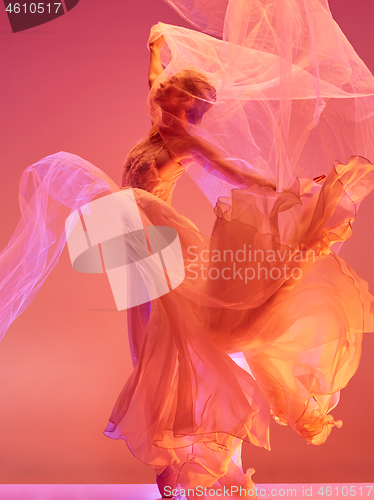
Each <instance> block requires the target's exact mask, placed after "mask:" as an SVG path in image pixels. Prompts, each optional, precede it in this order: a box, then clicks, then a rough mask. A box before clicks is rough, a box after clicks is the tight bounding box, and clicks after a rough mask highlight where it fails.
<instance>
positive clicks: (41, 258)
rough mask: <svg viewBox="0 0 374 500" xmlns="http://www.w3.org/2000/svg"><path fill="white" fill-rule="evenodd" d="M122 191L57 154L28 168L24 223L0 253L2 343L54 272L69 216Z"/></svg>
mask: <svg viewBox="0 0 374 500" xmlns="http://www.w3.org/2000/svg"><path fill="white" fill-rule="evenodd" d="M118 190H119V187H118V186H117V185H116V184H115V183H114V182H113V181H112V180H111V179H110V177H108V176H107V175H106V174H105V173H104V172H103V171H101V170H100V169H99V168H97V167H95V166H94V165H92V164H91V163H89V162H88V161H85V160H83V159H82V158H80V157H79V156H76V155H73V154H69V153H63V152H62V153H56V154H54V155H51V156H47V157H46V158H43V159H42V160H40V161H39V162H37V163H36V164H34V165H31V166H30V167H29V168H27V169H26V170H25V171H24V172H23V174H22V177H21V182H20V189H19V193H20V197H19V199H20V208H21V215H22V216H21V219H20V221H19V223H18V225H17V228H16V230H15V231H14V233H13V235H12V237H11V239H10V241H9V243H8V245H7V246H6V247H5V248H4V250H3V251H2V252H1V253H0V340H1V339H2V337H3V336H4V334H5V332H6V331H7V329H8V328H9V326H10V324H11V323H12V322H13V321H14V320H15V319H16V318H17V316H19V315H20V314H21V313H22V312H23V311H24V310H25V309H26V307H27V306H28V305H29V303H30V302H31V301H32V299H33V298H34V296H35V295H36V293H37V292H38V291H39V289H40V287H41V286H42V284H43V283H44V281H45V279H46V278H47V276H48V275H49V273H50V272H51V271H52V270H53V269H54V268H55V267H56V264H57V262H58V259H59V257H60V255H61V252H62V250H63V248H64V246H65V243H66V234H65V220H66V218H67V217H68V215H69V214H70V213H71V212H72V211H74V210H76V209H78V208H79V207H81V206H82V205H84V204H86V203H88V202H90V201H91V200H93V199H94V198H95V197H97V196H99V195H105V194H109V193H112V192H115V191H118Z"/></svg>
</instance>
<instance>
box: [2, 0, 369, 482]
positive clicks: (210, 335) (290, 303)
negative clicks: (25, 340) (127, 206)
mask: <svg viewBox="0 0 374 500" xmlns="http://www.w3.org/2000/svg"><path fill="white" fill-rule="evenodd" d="M175 7H176V8H178V9H179V10H180V11H181V10H182V12H183V14H184V15H185V16H187V15H188V16H190V18H193V21H194V22H195V25H197V26H199V27H200V28H202V29H204V30H205V31H207V32H210V33H214V34H216V35H220V36H222V26H223V25H224V26H225V33H223V41H222V40H218V39H216V38H212V37H209V36H207V35H204V34H202V33H198V32H193V31H190V30H185V29H181V28H177V27H172V26H167V25H159V26H158V27H157V32H156V31H155V30H154V32H153V34H152V35H153V36H154V39H157V38H159V39H160V40H159V42H156V43H155V44H152V42H153V39H151V45H152V47H153V49H152V50H153V51H156V52H157V50H158V49H157V45H158V44H160V45H161V44H162V39H161V35H164V38H165V40H166V41H167V46H168V49H169V51H170V52H167V51H166V46H164V47H162V50H163V51H164V53H163V56H162V57H164V61H165V63H166V64H167V69H166V71H165V73H167V74H168V75H169V76H170V77H171V78H167V76H166V74H165V76H164V74H160V76H159V77H158V81H157V82H156V81H154V82H153V83H154V84H155V85H153V88H152V90H151V93H150V114H151V117H152V120H153V124H154V127H153V128H152V130H151V133H150V134H149V135H148V136H147V138H146V139H145V140H144V141H142V142H141V143H139V145H138V146H136V148H135V149H134V150H133V151H132V152H131V153H130V156H129V159H128V161H127V162H126V168H125V172H124V184H125V186H124V187H126V186H131V187H132V188H133V192H134V196H135V198H136V202H137V206H138V208H139V211H140V213H141V215H142V219H143V221H144V225H145V226H164V225H167V226H170V227H172V228H174V229H176V231H177V232H178V235H179V239H180V241H181V247H182V251H183V256H184V260H185V267H186V279H185V280H184V281H183V283H182V284H181V285H180V286H179V287H177V288H176V289H174V290H173V291H171V292H170V293H168V294H166V295H164V296H163V297H160V298H158V299H156V300H155V301H152V307H151V309H150V311H147V310H146V311H145V312H144V311H141V310H139V309H135V308H134V310H131V312H130V314H129V322H130V325H129V326H130V332H129V333H130V339H131V346H132V353H133V359H134V365H135V369H134V372H133V374H132V375H131V377H130V379H129V381H128V382H127V384H126V386H125V388H124V390H123V391H122V393H121V394H120V396H119V398H118V401H117V403H116V406H115V408H114V410H113V413H112V416H111V418H110V425H109V426H108V428H107V430H106V435H110V436H111V437H115V438H124V439H126V441H127V443H128V445H129V447H130V449H131V450H132V452H133V453H134V454H135V455H136V456H137V457H138V458H139V459H141V460H142V461H143V462H145V463H148V464H150V465H152V466H153V467H154V468H155V469H156V470H157V471H158V472H159V475H160V476H161V479H162V478H163V476H166V478H168V477H169V473H170V469H168V467H170V466H171V467H172V469H173V472H174V474H175V476H176V477H177V481H178V483H180V484H181V486H182V487H184V488H188V487H191V488H194V487H195V488H196V487H198V486H211V485H212V484H214V483H215V482H216V481H217V480H218V481H219V482H220V484H221V485H238V486H243V487H245V488H247V489H250V488H252V486H253V484H252V482H251V478H250V475H251V472H250V471H248V472H247V474H245V475H244V474H243V473H242V472H241V471H240V469H239V468H237V467H235V464H234V463H233V462H232V460H231V457H232V455H233V453H234V451H235V450H236V448H237V447H238V446H239V445H240V443H241V442H242V441H243V440H247V441H249V442H251V443H253V444H255V445H258V446H263V447H266V448H269V441H268V420H269V417H270V415H272V416H273V417H274V418H275V420H276V421H277V422H278V423H282V424H285V425H289V426H291V427H293V428H294V429H295V430H296V431H297V432H298V433H299V434H301V435H302V436H303V437H305V438H306V439H307V440H308V442H310V443H312V444H321V443H322V442H324V441H325V439H326V438H327V436H328V434H329V433H330V432H331V429H332V427H333V426H334V425H338V426H339V424H338V423H337V422H334V420H333V418H332V416H331V415H329V412H330V410H331V409H332V408H334V406H336V404H337V402H338V398H339V391H340V389H341V388H343V387H344V386H345V385H346V383H347V382H348V380H349V379H350V377H351V376H352V375H353V373H354V371H355V369H356V367H357V364H358V361H359V355H360V346H361V338H362V333H363V332H364V331H367V330H369V329H370V328H371V327H372V321H373V315H372V313H371V307H372V297H371V296H370V294H369V293H368V291H367V286H366V284H365V283H364V282H363V281H362V280H361V279H360V278H359V277H357V276H356V275H355V273H354V272H353V271H351V270H350V269H349V268H348V266H347V265H346V264H345V263H344V262H343V261H342V260H341V259H339V258H338V257H337V255H336V254H334V253H333V252H332V250H331V246H332V245H333V244H334V243H336V242H342V241H344V240H345V239H346V238H347V237H348V236H349V234H350V229H351V222H352V220H353V219H354V216H355V212H356V208H357V206H358V204H359V203H360V201H361V200H362V199H363V198H364V197H365V196H366V195H367V194H368V193H369V192H370V191H371V190H372V188H373V185H374V178H373V177H374V174H373V165H372V164H371V163H370V162H369V161H368V160H365V159H363V158H362V157H358V156H355V157H353V158H351V159H350V160H349V162H348V165H342V164H339V163H336V164H335V166H334V168H333V169H332V170H331V164H332V162H333V160H334V159H335V158H337V157H339V156H340V155H344V157H347V156H349V155H352V154H358V153H361V154H364V155H365V156H368V157H370V154H371V153H372V151H373V148H372V145H373V139H372V137H374V135H370V134H371V131H372V130H373V120H372V110H373V95H374V92H373V89H374V85H373V78H372V76H371V75H370V73H369V72H368V71H367V70H366V68H365V67H364V66H363V64H362V63H361V62H360V61H358V58H357V57H356V56H355V54H354V53H353V52H352V51H350V47H349V44H348V42H346V40H345V39H344V38H342V35H341V33H340V32H339V31H338V30H337V29H336V26H335V25H334V23H333V21H332V19H331V16H330V17H329V12H328V9H327V7H326V6H325V5H322V3H321V2H319V1H317V0H310V2H308V3H305V2H301V1H298V0H294V1H293V2H283V1H282V0H279V1H278V2H275V3H272V2H269V1H266V0H261V1H260V0H258V1H253V2H251V3H249V2H244V1H243V2H238V1H237V2H228V3H227V2H222V3H221V2H217V5H216V6H215V7H217V8H215V9H214V11H213V10H211V11H206V12H204V11H201V12H199V13H198V14H199V15H198V16H197V14H196V12H197V11H196V10H193V11H191V12H188V11H187V10H186V8H184V7H183V4H181V3H180V2H175ZM182 7H183V9H182ZM223 7H224V8H223ZM194 16H197V17H194ZM223 16H224V17H225V23H223ZM317 21H318V22H317ZM326 27H328V28H329V30H327V29H326ZM327 31H328V33H329V38H330V39H329V40H328V42H327V41H326V37H325V34H326V32H327ZM331 38H333V39H334V41H335V42H336V43H332V42H331ZM330 45H331V46H333V47H334V57H335V60H334V65H333V66H332V64H330V63H331V61H330V60H329V56H330V54H331V50H327V49H328V48H329V46H330ZM339 47H340V49H341V50H338V48H339ZM343 49H344V50H343ZM154 61H155V59H153V62H154ZM156 62H157V64H158V68H159V70H160V69H161V68H160V65H159V61H157V60H156ZM152 68H153V69H152ZM185 68H187V71H186V69H185ZM151 69H152V71H151V80H152V79H153V77H154V76H155V71H154V65H152V67H151ZM182 69H184V72H181V70H182ZM156 73H157V71H156ZM173 76H174V77H175V78H174V79H173ZM162 79H164V83H162V82H161V80H162ZM159 82H161V85H162V86H159V85H158V83H159ZM159 87H160V88H161V90H160V91H159V90H158V88H159ZM214 88H216V89H217V96H216V100H214ZM211 105H213V106H212V107H211V108H210V106H211ZM209 108H210V109H209ZM208 109H209V113H206V115H205V116H204V119H203V120H202V121H201V122H200V120H201V119H202V117H203V114H204V113H205V112H206V111H207V110H208ZM337 124H338V125H337ZM187 129H188V130H187ZM348 132H349V133H348ZM345 135H346V140H345V139H344V140H343V139H342V138H345ZM206 137H207V138H209V141H210V143H212V144H213V145H214V146H211V145H210V144H209V145H208V144H207V143H206V142H205V141H204V140H203V139H204V138H206ZM217 149H218V150H219V151H220V153H221V155H219V154H218V153H217ZM222 156H225V157H226V159H225V160H223V159H222ZM178 162H183V163H184V162H188V163H191V166H190V169H192V168H193V169H194V170H193V171H192V173H191V175H192V176H193V177H194V178H195V179H196V181H197V182H198V184H199V185H200V186H201V187H202V189H203V190H204V192H206V193H207V195H208V196H209V197H210V198H211V199H215V198H216V196H217V193H218V194H224V195H230V196H228V197H226V198H220V199H219V200H218V202H217V206H216V209H215V210H216V215H217V221H216V224H215V227H214V231H213V234H212V237H211V238H210V239H208V238H205V237H204V236H203V235H201V234H200V233H199V232H198V231H197V229H196V227H195V226H194V225H193V224H192V223H191V222H190V221H188V220H187V219H185V218H184V217H181V216H180V215H179V214H177V213H176V212H175V210H173V209H172V207H171V206H170V205H169V203H168V202H169V201H170V197H171V192H172V189H173V186H174V183H175V180H176V178H177V177H178V175H180V173H181V171H182V169H181V166H180V165H179V164H178ZM199 166H200V169H199ZM259 173H261V174H262V176H263V178H264V179H269V180H268V181H263V180H261V175H259ZM295 173H296V174H298V175H299V178H298V179H297V178H295V176H294V175H293V174H295ZM210 174H213V175H210ZM314 174H318V175H319V177H317V178H316V176H315V175H314ZM321 174H327V175H326V177H324V175H321ZM207 176H209V177H207ZM207 179H209V181H208V182H207ZM273 179H276V180H277V190H278V192H276V191H275V190H274V186H273V185H272V184H271V181H272V180H273ZM312 179H314V180H312ZM62 181H63V182H62ZM66 185H68V186H69V191H68V192H66V189H64V188H63V186H66ZM233 186H234V187H235V186H236V187H237V188H240V189H234V190H232V191H231V189H232V187H233ZM30 188H31V189H30ZM116 191H118V187H117V186H115V184H114V183H113V182H112V181H111V180H110V179H108V178H107V176H105V174H104V173H103V172H101V171H99V170H98V169H96V168H95V167H93V166H92V165H90V164H89V163H88V162H85V161H84V160H82V159H79V158H77V157H74V156H73V155H68V154H58V155H53V156H52V157H48V158H46V159H44V160H41V162H38V163H37V164H36V165H34V166H33V167H30V169H28V170H27V171H26V172H25V175H24V178H23V183H22V185H21V193H22V197H21V201H22V207H23V215H24V222H23V223H24V225H25V226H24V227H23V226H22V225H20V226H19V227H18V228H17V231H16V233H15V236H14V237H13V239H12V241H11V243H10V245H8V247H7V249H6V251H5V253H3V254H2V256H1V258H2V260H1V266H2V267H1V276H3V275H4V276H5V278H6V279H5V280H4V283H5V285H6V287H5V294H4V296H3V297H4V300H3V302H2V305H3V306H4V307H3V311H4V314H3V315H2V317H1V321H2V326H3V330H5V329H6V327H7V326H8V325H9V323H10V322H11V321H12V320H13V319H14V317H16V316H17V315H18V314H19V313H20V312H21V311H22V310H23V309H24V308H25V306H26V305H27V303H28V302H29V301H30V299H31V297H32V296H33V295H34V294H35V293H36V291H37V289H38V288H39V287H40V286H41V284H42V282H43V280H44V279H45V276H46V274H47V273H48V272H49V271H50V269H51V267H53V265H54V264H55V263H56V260H57V258H58V256H59V253H60V252H61V249H62V246H63V244H64V243H65V240H64V236H62V237H61V238H60V240H59V239H58V238H54V237H53V234H52V230H53V231H54V232H55V233H57V234H59V233H60V234H63V226H62V227H61V224H60V223H61V219H62V215H64V217H65V216H66V211H65V212H64V211H62V212H58V210H59V207H60V206H63V207H65V206H68V207H69V208H71V209H72V210H75V209H76V208H79V207H80V206H81V205H83V204H85V203H87V202H88V201H90V200H92V199H93V198H94V197H96V196H98V195H100V194H103V193H112V192H116ZM46 200H47V201H46ZM60 213H61V214H62V215H59V214H60ZM56 214H57V215H56ZM53 216H54V218H53ZM244 245H246V246H245V248H244ZM207 255H209V259H208V264H207V259H206V256H207ZM17 259H18V264H17V265H15V261H17ZM256 259H257V260H256ZM241 262H242V263H243V262H245V265H243V266H242V269H241V270H239V269H238V267H240V263H241ZM20 263H21V264H20ZM204 273H205V274H204ZM238 351H240V352H243V354H244V356H245V358H246V361H247V363H248V365H249V367H250V370H251V372H252V374H253V376H252V375H250V374H249V373H247V372H246V371H244V370H242V369H241V368H240V367H238V366H237V365H236V364H235V363H234V362H233V361H232V360H231V358H230V357H229V356H228V354H230V353H235V352H238ZM164 479H165V478H164ZM159 483H160V488H161V490H162V489H163V486H164V485H163V484H162V483H161V482H160V480H159ZM170 483H172V481H171V480H170ZM170 483H169V484H170Z"/></svg>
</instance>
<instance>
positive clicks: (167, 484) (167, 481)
mask: <svg viewBox="0 0 374 500" xmlns="http://www.w3.org/2000/svg"><path fill="white" fill-rule="evenodd" d="M156 484H157V486H158V490H159V492H160V494H161V496H162V498H173V495H172V492H173V491H175V490H176V489H177V477H176V475H175V474H174V471H173V469H172V468H171V467H170V466H169V467H166V469H165V470H164V471H162V472H161V474H157V475H156Z"/></svg>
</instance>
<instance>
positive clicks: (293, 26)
mask: <svg viewBox="0 0 374 500" xmlns="http://www.w3.org/2000/svg"><path fill="white" fill-rule="evenodd" d="M167 3H169V4H170V5H171V6H172V7H174V8H175V9H176V10H177V11H178V12H179V13H180V14H182V15H183V17H185V18H186V19H187V20H188V21H190V22H191V23H192V24H193V25H194V26H195V27H197V28H198V29H200V30H202V31H205V33H201V32H198V31H194V30H188V29H185V28H180V27H177V26H170V25H166V24H162V23H159V24H158V25H156V26H155V27H154V30H153V34H152V35H153V38H156V37H157V36H159V35H160V34H163V35H164V37H165V39H166V41H167V45H165V46H164V48H163V49H162V57H163V62H164V64H165V65H166V66H167V67H166V71H165V73H164V74H163V75H162V76H161V77H160V81H162V80H164V79H165V78H167V77H168V76H170V75H172V74H175V73H177V72H178V71H180V70H181V69H183V68H185V67H190V68H196V69H198V70H200V71H202V72H203V73H204V74H205V75H206V76H207V77H208V80H209V82H210V83H211V84H212V85H213V86H214V87H215V88H216V89H217V100H216V102H215V103H214V105H213V108H212V109H211V110H210V111H209V113H207V114H206V115H205V116H204V119H203V121H202V122H201V125H197V126H192V127H191V128H192V132H193V133H194V134H196V135H200V136H201V137H205V138H208V139H209V141H210V142H212V143H213V144H214V145H216V146H217V148H219V150H220V154H221V156H224V157H226V158H229V159H232V160H234V161H235V162H236V164H237V167H238V168H241V169H243V170H248V171H250V172H253V173H257V174H260V175H262V176H265V177H267V178H268V179H269V180H274V181H276V184H277V187H278V190H280V191H282V190H283V189H285V188H288V187H290V185H291V184H292V182H293V180H294V178H295V176H299V177H309V178H314V177H317V176H320V175H322V174H328V172H329V171H330V169H331V163H332V161H334V160H339V161H341V162H345V161H346V160H347V159H348V158H349V157H350V156H354V155H361V156H364V157H366V158H368V159H369V160H371V161H373V150H374V119H373V118H374V77H373V75H372V74H371V73H370V71H369V70H368V68H367V67H366V66H365V64H364V63H363V62H362V60H361V59H360V58H359V57H358V55H357V54H356V53H355V51H354V50H353V48H352V46H351V45H350V43H349V42H348V40H347V39H346V37H345V36H344V34H343V33H342V32H341V30H340V28H339V26H338V25H337V24H336V23H335V21H334V20H333V18H332V15H331V12H330V10H329V7H328V4H327V2H326V1H325V0H307V1H305V0H276V1H274V0H230V1H228V0H217V1H214V2H213V3H212V2H210V1H208V0H191V1H188V2H186V1H184V0H167ZM206 33H210V34H213V35H215V36H216V37H219V38H220V39H217V38H213V37H212V36H208V35H207V34H206ZM155 87H156V86H155ZM151 112H152V110H151ZM155 115H156V113H155V111H153V117H154V119H156V116H155ZM160 121H161V119H160V117H159V122H160ZM189 173H190V175H191V176H192V178H193V179H194V180H195V181H196V182H197V183H198V185H199V186H200V188H201V189H202V190H203V191H204V193H205V194H206V196H207V197H208V199H209V200H210V201H211V202H212V203H213V204H214V203H215V202H216V200H217V198H218V196H222V195H229V194H230V189H231V187H232V186H229V185H227V184H225V183H224V182H223V181H222V180H219V179H212V177H211V176H210V175H209V174H208V173H207V172H206V170H205V169H204V168H202V167H201V166H198V165H194V167H193V168H190V169H189Z"/></svg>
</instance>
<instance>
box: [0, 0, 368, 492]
mask: <svg viewBox="0 0 374 500" xmlns="http://www.w3.org/2000/svg"><path fill="white" fill-rule="evenodd" d="M330 5H331V9H332V12H333V14H334V17H335V19H336V20H337V21H338V23H339V24H340V26H341V27H342V29H343V31H344V32H345V33H346V35H347V36H348V38H349V40H350V41H351V43H352V44H353V46H354V47H355V49H356V50H357V52H358V53H359V55H360V56H361V57H362V58H363V60H364V61H365V62H366V64H367V65H368V66H369V67H370V68H371V70H372V71H374V51H373V50H372V49H373V46H374V34H373V31H372V20H373V18H374V4H373V2H372V0H359V1H357V0H344V2H342V1H341V0H333V1H331V2H330ZM157 21H163V22H166V23H171V24H179V25H183V26H187V27H188V25H187V24H186V23H185V22H184V21H183V20H182V19H181V18H179V16H178V15H177V14H176V13H175V12H174V11H172V10H171V9H170V8H169V7H168V6H167V5H166V4H165V3H163V2H162V1H161V0H140V1H138V2H132V3H130V2H129V1H123V0H122V1H120V0H108V1H105V2H104V1H102V0H81V1H80V2H79V4H78V6H77V7H75V8H74V9H73V10H72V11H71V12H70V13H68V14H67V15H65V16H62V17H61V18H59V19H57V20H55V21H53V22H51V23H49V24H45V25H42V26H39V27H36V28H33V29H31V30H28V31H25V32H21V33H17V34H12V33H11V30H10V27H9V23H8V20H7V18H6V15H5V12H4V9H3V8H2V7H1V8H0V44H1V48H2V50H1V54H0V60H1V66H0V67H1V75H2V76H1V93H0V109H1V124H0V127H1V134H0V137H1V148H0V180H1V182H0V208H1V210H0V227H1V231H0V248H3V247H4V246H5V245H6V243H7V241H8V240H9V237H10V236H11V234H12V232H13V229H14V228H15V226H16V223H17V221H18V218H19V208H18V183H19V179H20V176H21V173H22V171H23V170H24V169H25V168H26V167H27V166H28V165H30V164H32V163H34V162H36V161H37V160H39V159H40V158H42V157H44V156H47V155H49V154H52V153H54V152H57V151H61V150H65V151H69V152H72V153H75V154H78V155H80V156H82V157H83V158H85V159H87V160H89V161H91V162H92V163H93V164H95V165H97V166H98V167H100V168H101V169H103V170H104V171H106V172H107V173H108V174H109V175H110V176H111V177H112V178H113V179H114V180H115V181H117V182H118V183H120V179H121V173H122V162H123V159H124V158H125V156H126V153H127V151H128V150H129V149H130V147H131V146H132V145H133V144H134V143H135V142H136V141H137V140H138V139H140V138H141V137H142V136H143V135H145V134H146V133H147V131H148V127H149V119H148V117H147V115H146V112H145V98H146V96H147V65H148V57H149V56H148V51H147V48H146V41H147V38H148V33H149V29H150V27H151V25H152V24H154V23H156V22H157ZM332 160H333V159H332ZM340 160H341V161H345V160H346V159H345V158H343V159H340ZM371 160H372V161H373V159H372V158H371ZM173 204H174V206H175V207H176V208H177V210H179V211H180V212H182V213H183V214H184V215H186V216H187V217H189V218H191V219H192V220H193V221H194V222H196V223H197V224H198V226H199V227H200V229H201V231H203V232H205V233H206V234H208V233H209V231H210V228H211V226H212V222H213V213H212V207H211V206H210V205H209V203H208V202H207V201H206V200H205V198H204V197H203V195H201V194H200V192H199V191H198V189H197V188H196V187H195V185H194V184H193V182H192V181H191V179H190V178H189V177H188V175H185V176H183V177H182V179H181V180H180V181H179V184H178V186H177V188H176V191H175V194H174V203H173ZM202 214H203V216H202ZM373 214H374V195H371V196H370V197H369V198H368V199H367V200H366V201H365V202H364V203H363V204H362V207H361V209H360V213H359V216H358V218H357V221H356V223H355V226H354V229H355V234H354V236H353V238H352V239H351V240H350V241H348V242H347V243H346V244H345V246H344V247H343V250H342V252H341V255H342V256H343V257H344V258H345V259H346V260H347V261H348V263H349V264H350V265H351V266H352V267H353V268H354V269H355V270H356V271H357V272H358V273H359V274H360V275H361V276H362V277H364V278H365V279H367V280H368V281H369V283H370V288H371V290H372V291H373V290H374V265H373V257H372V248H373V246H374V236H373V235H374V232H373ZM373 355H374V335H370V334H368V335H367V336H366V338H365V340H364V352H363V357H362V363H361V366H360V368H359V370H358V372H357V374H356V376H355V377H354V379H353V380H352V381H351V382H350V384H349V385H348V387H347V388H346V389H345V390H344V391H343V393H342V400H341V402H340V403H339V406H338V407H337V409H335V411H334V412H333V414H334V416H335V417H336V418H339V419H342V420H343V421H344V426H343V428H342V429H341V430H334V431H333V433H332V435H331V436H330V438H329V439H328V441H327V443H326V444H325V445H324V446H322V447H316V448H315V447H311V446H307V445H306V443H305V442H304V441H303V440H302V439H301V438H299V437H298V436H297V435H296V434H295V433H294V432H293V431H291V430H290V429H287V428H283V427H282V428H281V427H279V426H277V425H276V424H274V425H272V428H271V433H272V434H271V435H272V441H271V442H272V448H273V449H272V451H271V452H270V453H269V452H266V451H265V450H263V449H257V448H255V447H254V446H250V445H245V446H244V465H245V466H246V467H249V466H251V467H254V468H255V469H256V470H257V473H256V475H255V481H256V482H260V483H266V482H328V483H332V482H370V481H373V480H374V472H373V471H374V459H373V453H372V449H371V445H372V443H373V442H374V432H373V426H372V420H373V416H374V403H373V397H372V395H373V392H374V383H373V370H372V357H373ZM130 371H131V362H130V356H129V351H128V344H127V333H126V312H125V311H122V312H117V310H116V308H115V304H114V301H113V298H112V294H111V290H110V288H109V284H108V282H107V279H106V276H105V275H93V274H80V273H77V272H75V271H74V270H73V269H72V267H71V265H70V260H69V255H68V253H67V250H66V249H65V250H64V252H63V254H62V257H61V261H60V263H59V264H58V266H57V268H56V269H55V270H54V271H53V273H52V274H51V276H50V277H49V278H48V280H47V281H46V283H45V285H44V286H43V288H42V290H41V291H40V293H39V294H38V295H37V297H36V298H35V300H34V302H33V303H32V304H31V306H30V307H29V308H28V309H27V310H26V311H25V312H24V313H23V314H22V316H20V317H19V318H18V319H17V320H16V321H15V323H14V324H13V325H12V327H11V328H10V329H9V331H8V333H7V335H6V336H5V338H4V340H3V341H2V343H1V344H0V483H126V482H127V483H136V482H140V483H142V482H144V483H148V482H152V481H153V479H154V474H153V471H152V470H151V469H150V468H147V467H146V466H144V465H143V464H142V463H140V462H139V461H138V460H137V459H136V458H135V457H133V456H132V454H131V453H130V451H129V450H128V449H127V446H126V444H125V442H123V441H120V442H116V441H114V440H110V439H108V438H106V437H104V435H103V434H102V431H103V429H104V428H105V426H106V423H107V419H108V417H109V415H110V412H111V409H112V406H113V404H114V402H115V400H116V397H117V395H118V393H119V391H120V390H121V388H122V386H123V384H124V382H125V381H126V378H127V377H128V375H129V373H130Z"/></svg>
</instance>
